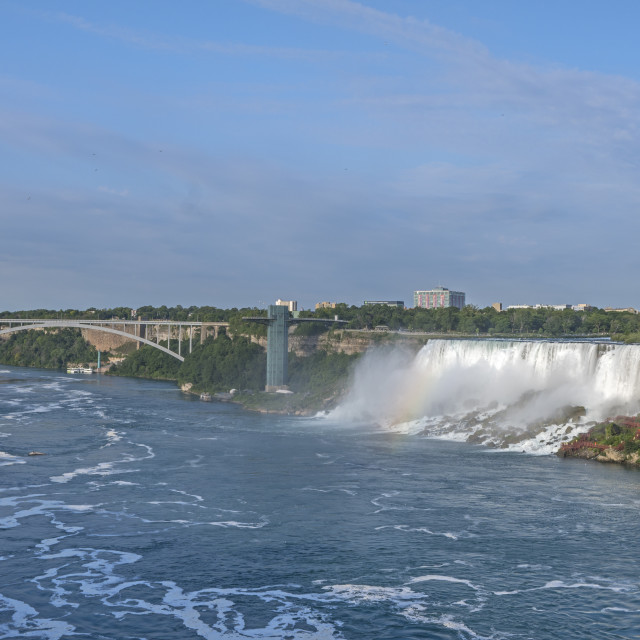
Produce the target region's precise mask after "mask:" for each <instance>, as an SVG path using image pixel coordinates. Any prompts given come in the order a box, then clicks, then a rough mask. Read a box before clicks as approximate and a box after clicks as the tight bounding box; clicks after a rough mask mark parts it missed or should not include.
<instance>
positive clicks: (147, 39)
mask: <svg viewBox="0 0 640 640" xmlns="http://www.w3.org/2000/svg"><path fill="white" fill-rule="evenodd" d="M40 15H41V16H42V18H44V19H47V20H49V21H54V22H59V23H63V24H67V25H69V26H71V27H73V28H75V29H78V30H80V31H85V32H87V33H93V34H95V35H98V36H101V37H104V38H110V39H113V40H118V41H121V42H123V43H126V44H129V45H133V46H135V47H140V48H143V49H151V50H158V51H166V52H170V53H181V54H184V53H192V52H197V51H200V52H205V53H212V54H220V55H225V56H247V57H256V56H258V57H259V56H268V57H274V58H282V59H296V60H299V59H306V60H325V61H326V60H337V59H339V58H342V57H344V56H345V55H347V52H341V51H336V50H332V49H311V48H299V47H274V46H267V45H256V44H246V43H242V42H220V41H214V40H196V39H193V38H187V37H180V36H173V35H172V36H166V35H162V34H158V33H153V32H149V31H139V30H134V29H129V28H126V27H122V26H120V25H116V24H98V23H94V22H91V21H89V20H86V19H85V18H83V17H82V16H77V15H72V14H68V13H63V12H47V13H43V14H40ZM348 55H353V54H348Z"/></svg>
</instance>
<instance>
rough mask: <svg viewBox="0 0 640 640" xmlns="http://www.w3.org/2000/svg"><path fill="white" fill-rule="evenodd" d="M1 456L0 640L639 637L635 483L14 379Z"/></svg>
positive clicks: (449, 447)
mask: <svg viewBox="0 0 640 640" xmlns="http://www.w3.org/2000/svg"><path fill="white" fill-rule="evenodd" d="M30 451H40V452H42V453H44V454H45V455H42V456H28V455H27V454H28V453H29V452H30ZM0 452H1V453H0V477H1V479H2V482H1V484H0V536H1V538H0V540H1V546H0V638H18V637H29V638H45V639H50V640H53V639H57V638H73V637H80V638H83V637H84V638H91V639H94V638H96V639H103V638H104V639H107V638H108V639H111V638H113V639H115V638H117V639H137V640H142V639H146V640H161V639H165V638H166V639H176V638H180V639H182V638H185V639H186V638H194V639H195V638H211V639H234V640H240V639H245V638H287V639H295V640H302V639H311V638H313V639H316V638H317V639H323V640H329V639H333V638H336V639H338V638H340V639H356V638H358V639H368V640H371V639H376V640H385V639H389V640H400V639H402V640H405V639H418V638H420V639H424V638H428V639H432V638H434V639H438V638H447V639H463V640H467V639H492V640H499V639H500V640H501V639H505V640H506V639H507V638H508V639H534V640H546V639H552V638H553V639H560V638H562V639H566V638H572V639H580V638H584V639H587V638H589V639H592V638H598V639H608V638H618V639H619V638H638V637H640V635H639V633H640V632H639V631H638V630H639V629H640V573H639V571H638V561H637V546H636V545H637V531H638V528H639V525H640V518H639V509H640V474H638V472H636V471H633V470H628V469H625V468H622V467H619V466H607V465H601V464H596V463H586V462H584V461H579V460H571V459H567V460H565V459H560V458H556V457H555V456H549V455H538V456H534V455H529V454H526V453H519V452H516V451H509V450H507V451H505V450H501V451H498V450H493V449H491V448H489V447H483V446H478V445H471V444H468V443H463V442H455V441H447V440H443V439H434V438H432V437H428V434H427V435H425V433H414V432H406V433H402V432H393V431H390V430H388V429H385V428H384V427H383V426H376V425H375V424H374V423H370V424H369V423H366V422H362V421H360V422H358V423H352V422H348V421H346V420H341V419H339V417H336V416H334V417H333V418H326V417H325V418H292V417H281V416H269V415H261V414H253V413H248V412H245V411H243V410H242V409H240V408H238V407H236V406H234V405H230V404H219V403H204V402H200V401H198V400H194V399H193V398H192V397H190V396H187V395H184V394H182V393H181V392H180V391H178V390H177V389H176V387H175V386H174V385H173V384H169V383H162V382H151V381H141V380H133V379H122V378H109V377H104V376H97V375H93V376H78V375H75V376H74V375H66V374H61V373H58V372H48V371H42V370H33V369H31V370H30V369H19V368H11V367H2V366H0Z"/></svg>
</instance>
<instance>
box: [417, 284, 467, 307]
mask: <svg viewBox="0 0 640 640" xmlns="http://www.w3.org/2000/svg"><path fill="white" fill-rule="evenodd" d="M464 305H465V294H464V293H463V292H462V291H449V289H447V288H446V287H436V288H435V289H430V290H428V291H414V292H413V306H414V307H421V308H422V309H441V308H444V307H458V309H462V307H464Z"/></svg>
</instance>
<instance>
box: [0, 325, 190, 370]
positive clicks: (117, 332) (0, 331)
mask: <svg viewBox="0 0 640 640" xmlns="http://www.w3.org/2000/svg"><path fill="white" fill-rule="evenodd" d="M64 328H70V329H91V330H92V331H103V332H104V333H112V334H114V335H117V336H123V337H125V338H128V339H129V340H136V341H138V342H141V343H142V344H147V345H149V346H150V347H153V348H154V349H158V350H160V351H164V353H166V354H168V355H170V356H172V357H173V358H175V359H176V360H180V362H184V357H183V356H181V355H180V354H178V353H176V352H175V351H171V350H170V349H167V347H163V346H161V345H159V344H156V343H155V342H151V340H147V339H146V338H141V337H140V336H136V335H133V334H131V333H127V332H126V331H120V330H118V329H112V328H111V327H103V326H100V325H96V324H85V323H82V322H69V321H68V320H65V321H60V322H57V321H55V320H50V321H46V322H38V323H32V324H22V325H19V326H15V327H9V328H8V329H0V335H3V334H8V333H15V332H17V331H29V330H30V329H64Z"/></svg>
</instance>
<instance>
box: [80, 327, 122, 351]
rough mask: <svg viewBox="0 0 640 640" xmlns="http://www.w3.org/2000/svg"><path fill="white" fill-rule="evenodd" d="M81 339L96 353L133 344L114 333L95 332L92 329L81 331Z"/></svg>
mask: <svg viewBox="0 0 640 640" xmlns="http://www.w3.org/2000/svg"><path fill="white" fill-rule="evenodd" d="M80 332H81V333H82V337H83V338H84V339H85V340H86V341H87V342H88V343H89V344H91V345H93V346H94V347H95V348H96V349H98V351H111V350H113V349H117V348H118V347H121V346H122V345H123V344H125V343H127V342H134V341H133V340H130V339H129V338H125V337H124V336H118V335H116V334H114V333H105V332H104V331H96V330H93V329H81V330H80Z"/></svg>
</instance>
